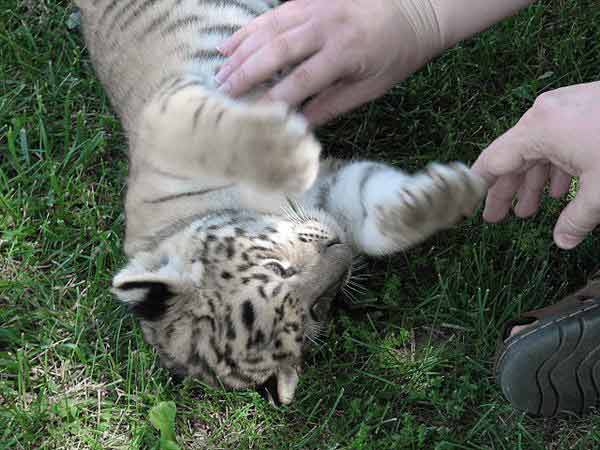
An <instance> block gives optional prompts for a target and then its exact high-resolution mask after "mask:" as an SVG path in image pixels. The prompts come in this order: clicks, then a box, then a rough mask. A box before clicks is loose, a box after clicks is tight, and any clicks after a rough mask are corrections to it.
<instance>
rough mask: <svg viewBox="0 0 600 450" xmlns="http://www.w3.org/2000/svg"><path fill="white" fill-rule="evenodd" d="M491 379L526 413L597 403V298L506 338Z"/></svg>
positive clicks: (577, 409)
mask: <svg viewBox="0 0 600 450" xmlns="http://www.w3.org/2000/svg"><path fill="white" fill-rule="evenodd" d="M496 381H497V382H498V384H499V385H500V386H501V388H502V391H503V393H504V395H505V396H506V398H507V399H508V401H510V402H511V404H512V405H513V406H514V407H515V408H517V409H520V410H522V411H525V412H527V413H529V414H532V415H536V416H544V417H551V416H554V415H557V414H560V413H572V414H576V415H582V414H585V413H587V412H589V411H590V409H592V408H595V407H597V406H598V402H599V400H600V300H594V301H593V302H590V303H589V304H588V303H582V306H581V309H577V310H575V311H573V312H572V313H569V314H567V315H565V316H561V317H559V318H555V319H553V320H551V319H544V320H540V321H539V322H538V323H537V324H535V325H533V326H532V327H531V328H530V329H526V330H524V331H523V332H521V333H519V334H517V335H515V336H513V337H511V338H509V339H508V340H507V341H506V342H505V344H504V349H503V351H502V353H501V354H500V356H499V358H498V360H497V363H496Z"/></svg>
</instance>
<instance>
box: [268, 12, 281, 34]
mask: <svg viewBox="0 0 600 450" xmlns="http://www.w3.org/2000/svg"><path fill="white" fill-rule="evenodd" d="M267 29H268V30H269V31H270V32H272V33H273V34H279V33H281V19H280V18H279V14H278V12H277V11H276V10H273V13H272V14H271V17H269V21H268V22H267Z"/></svg>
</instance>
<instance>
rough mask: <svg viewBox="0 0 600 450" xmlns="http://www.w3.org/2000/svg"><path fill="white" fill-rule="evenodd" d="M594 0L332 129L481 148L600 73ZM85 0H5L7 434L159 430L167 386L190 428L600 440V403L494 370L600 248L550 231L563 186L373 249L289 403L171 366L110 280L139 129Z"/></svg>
mask: <svg viewBox="0 0 600 450" xmlns="http://www.w3.org/2000/svg"><path fill="white" fill-rule="evenodd" d="M594 3H595V2H593V1H591V0H590V1H576V0H556V1H553V2H545V3H539V4H536V5H535V6H532V7H531V8H529V9H527V10H526V11H524V12H522V13H521V14H520V15H518V16H517V17H515V18H513V19H511V20H508V21H505V22H503V23H502V24H500V25H498V26H496V27H494V28H493V29H491V30H489V31H487V32H486V33H484V34H482V35H480V36H479V37H477V38H475V39H472V40H469V41H468V42H465V43H463V44H461V45H459V46H457V47H455V48H453V49H451V50H449V51H447V52H446V53H445V54H444V55H442V56H441V57H440V58H438V59H437V60H436V61H435V62H433V63H432V64H430V65H429V66H427V67H426V68H424V69H423V70H422V71H420V72H419V73H418V74H416V75H414V76H413V77H411V78H410V79H409V80H407V81H406V82H404V83H402V84H401V85H399V86H397V87H396V88H394V89H393V90H392V91H391V92H390V93H389V94H388V95H386V96H385V97H383V98H382V99H380V100H379V101H377V102H374V103H372V104H369V105H367V106H365V107H363V108H362V109H361V110H359V111H357V112H355V113H353V114H351V115H348V116H346V117H344V118H341V119H339V120H337V121H336V122H335V123H333V124H331V125H329V126H327V127H326V128H323V129H322V130H320V132H319V134H320V137H321V139H322V140H323V142H324V143H325V145H326V147H327V148H328V149H329V151H330V152H331V153H334V154H337V155H345V156H355V155H360V156H361V157H370V158H377V159H382V160H386V161H389V162H392V163H394V164H396V165H398V166H399V167H403V168H407V169H409V170H416V169H418V168H421V167H422V166H423V165H425V164H426V163H427V162H428V161H430V160H443V161H444V160H453V159H460V160H465V161H473V160H474V159H475V157H476V156H477V154H478V153H479V151H480V150H481V149H482V148H484V147H485V146H486V145H487V144H488V143H489V142H490V141H491V140H492V139H493V138H494V137H496V136H498V135H499V134H500V133H501V132H503V131H504V130H506V129H507V128H509V127H510V126H511V125H513V124H514V123H515V122H516V121H517V120H518V119H519V117H520V116H521V115H522V114H523V113H524V112H525V111H526V110H527V108H528V107H529V106H530V105H531V102H532V101H533V100H534V98H535V97H536V96H537V95H539V94H540V93H541V92H543V91H545V90H549V89H553V88H558V87H560V86H565V85H569V84H574V83H580V82H586V81H593V80H598V79H600V46H599V45H598V36H599V35H600V12H599V11H600V9H598V8H597V7H596V8H594V7H593V4H594ZM596 6H597V4H596ZM69 8H70V4H69V2H66V1H50V0H38V1H35V2H34V1H28V0H0V448H7V449H8V448H11V449H12V448H15V449H31V448H44V449H45V448H48V449H55V448H65V449H75V448H90V449H104V448H106V449H116V448H123V449H129V448H131V449H136V448H157V446H158V445H159V438H160V434H159V432H158V431H157V430H156V429H155V428H154V426H153V424H152V423H151V421H150V418H149V413H150V410H151V409H152V408H153V407H155V406H157V405H159V404H161V402H169V401H173V402H174V403H175V405H176V408H177V412H176V418H175V430H176V436H177V441H178V444H179V446H181V447H182V448H227V449H231V448H243V449H245V448H257V449H263V448H276V449H288V448H289V449H292V448H319V449H334V448H344V449H357V448H364V449H384V448H407V449H413V448H431V449H434V448H435V449H472V448H477V449H479V448H493V449H537V448H540V449H541V448H554V449H564V448H581V449H583V448H597V446H598V445H599V443H600V417H598V416H595V415H592V416H588V417H585V418H581V419H578V418H564V417H563V418H559V419H552V420H540V419H532V418H528V417H526V416H523V415H521V414H519V413H517V412H515V411H513V410H512V409H511V408H510V406H509V405H508V404H507V403H506V401H505V400H504V399H503V397H502V395H501V393H500V392H499V389H498V387H497V386H496V385H495V383H494V379H493V371H492V359H493V354H494V349H495V342H496V339H497V336H498V332H499V330H500V327H501V324H502V323H503V322H504V321H505V320H506V319H508V318H511V317H514V316H516V315H518V314H519V313H520V312H522V311H526V310H528V309H531V308H534V307H538V306H542V305H546V304H549V303H551V302H554V301H556V300H558V299H560V298H561V296H563V295H564V294H566V293H568V292H569V291H570V290H572V289H574V288H576V287H577V286H578V285H580V284H581V283H583V282H584V280H585V278H586V276H587V275H588V274H589V273H590V272H592V271H593V269H594V268H595V265H596V263H597V258H596V256H595V254H596V252H597V246H596V245H595V244H596V242H595V238H594V237H591V238H588V239H587V240H586V241H585V242H584V243H583V244H582V245H581V246H580V247H578V248H577V249H576V250H574V251H571V252H564V251H560V250H558V249H557V248H556V247H554V246H553V244H552V241H551V230H552V225H553V223H554V221H555V219H556V218H557V215H558V212H559V211H560V209H561V208H562V207H563V206H564V202H563V201H554V200H546V201H545V202H544V205H543V209H542V211H541V212H540V213H539V214H538V215H537V216H536V217H535V218H534V219H532V220H529V221H520V220H516V219H509V220H507V221H506V222H505V223H503V224H500V225H486V224H484V223H482V221H481V219H480V218H478V217H477V218H475V219H473V220H471V221H470V222H467V223H465V224H463V225H461V226H460V227H457V228H455V229H453V230H451V231H448V232H445V233H441V234H439V235H437V236H436V237H435V238H433V239H430V240H429V241H427V242H426V243H425V244H423V245H421V246H419V247H418V248H416V249H414V250H411V251H409V252H407V253H405V254H402V255H400V256H398V257H395V258H390V259H385V260H380V261H376V262H372V263H370V268H369V272H370V273H372V274H373V276H372V278H371V279H370V280H369V282H368V283H367V289H368V292H367V294H365V295H361V296H360V298H358V299H357V302H356V303H354V304H352V305H350V306H348V307H346V308H343V309H342V310H341V311H340V312H339V313H338V315H337V316H336V318H335V320H334V321H333V323H332V325H331V330H330V334H329V338H328V339H327V342H326V344H325V345H324V346H323V347H322V348H319V349H315V350H314V351H313V352H312V353H311V355H310V356H309V358H308V360H307V364H306V371H305V374H304V376H303V378H302V380H301V385H300V387H299V391H298V397H297V400H296V401H295V402H294V404H293V405H291V406H290V407H285V408H280V409H274V408H272V407H270V406H269V405H268V404H266V403H265V402H263V401H262V400H261V399H260V398H259V397H258V395H257V394H255V393H251V392H222V391H218V390H212V389H209V388H207V387H205V386H203V385H201V384H200V383H198V382H196V381H186V382H184V383H183V384H179V385H177V384H175V383H174V382H173V381H172V380H171V379H170V377H169V374H168V373H167V372H166V371H164V370H163V369H161V368H160V367H159V366H158V364H157V360H156V358H155V355H154V354H153V353H152V351H151V350H150V348H149V347H148V346H147V345H145V344H144V341H143V338H142V336H141V333H140V330H139V328H138V326H137V325H136V323H135V321H134V320H133V319H132V318H131V317H130V316H129V315H128V314H127V313H126V312H125V311H124V310H123V309H122V308H121V307H120V306H119V305H118V304H117V303H116V302H115V301H114V300H113V298H112V297H111V295H110V293H109V292H108V287H109V285H110V280H111V275H112V274H113V273H114V272H115V271H116V270H117V269H118V268H119V267H120V266H121V265H122V264H123V262H124V258H123V256H122V253H121V247H122V246H121V244H122V243H121V237H122V235H123V213H122V206H121V202H122V196H123V190H124V178H125V175H126V171H127V166H126V157H125V150H126V144H125V140H124V137H123V134H122V131H121V128H120V126H119V124H118V121H117V120H116V118H115V116H114V114H113V113H112V111H111V109H110V107H109V105H108V102H107V100H106V97H105V96H104V94H103V91H102V89H101V87H100V85H99V83H98V82H97V80H96V78H95V77H94V75H93V71H92V68H91V66H90V62H89V58H88V56H87V53H86V52H85V50H84V48H83V46H82V44H81V38H80V36H79V35H78V34H77V33H73V32H70V31H69V30H68V29H67V27H66V26H65V23H66V20H67V18H68V15H69V12H70V9H69Z"/></svg>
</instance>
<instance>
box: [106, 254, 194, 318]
mask: <svg viewBox="0 0 600 450" xmlns="http://www.w3.org/2000/svg"><path fill="white" fill-rule="evenodd" d="M184 288H185V281H184V278H183V276H182V275H181V274H180V273H178V271H176V270H173V267H168V266H164V267H162V268H160V269H158V270H156V271H150V270H148V269H145V268H144V267H143V265H142V264H140V262H139V261H134V262H131V263H129V264H128V265H127V267H125V268H124V269H123V270H121V271H120V272H119V273H118V274H117V275H116V276H115V277H114V279H113V287H112V292H113V294H115V295H116V296H117V297H118V299H119V300H121V301H122V302H123V303H125V304H126V305H127V306H128V307H129V309H130V310H131V312H133V313H134V314H135V315H137V316H139V317H140V318H141V319H144V320H150V321H152V320H158V319H160V318H161V317H162V316H163V315H164V314H165V313H166V312H167V309H168V307H169V304H168V300H169V299H171V298H173V297H174V296H175V295H177V294H178V293H180V292H182V290H183V289H184Z"/></svg>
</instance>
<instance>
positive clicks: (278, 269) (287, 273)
mask: <svg viewBox="0 0 600 450" xmlns="http://www.w3.org/2000/svg"><path fill="white" fill-rule="evenodd" d="M263 267H264V268H265V269H268V270H270V271H271V272H274V273H275V274H277V275H279V276H280V277H281V278H289V277H291V276H293V275H295V274H296V272H297V270H296V269H294V268H293V267H288V268H287V269H285V268H284V267H283V266H282V265H281V264H279V263H276V262H270V263H267V264H265V265H264V266H263Z"/></svg>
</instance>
